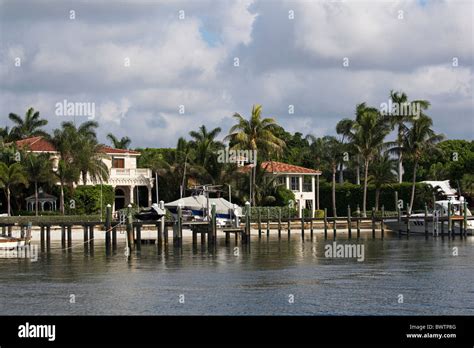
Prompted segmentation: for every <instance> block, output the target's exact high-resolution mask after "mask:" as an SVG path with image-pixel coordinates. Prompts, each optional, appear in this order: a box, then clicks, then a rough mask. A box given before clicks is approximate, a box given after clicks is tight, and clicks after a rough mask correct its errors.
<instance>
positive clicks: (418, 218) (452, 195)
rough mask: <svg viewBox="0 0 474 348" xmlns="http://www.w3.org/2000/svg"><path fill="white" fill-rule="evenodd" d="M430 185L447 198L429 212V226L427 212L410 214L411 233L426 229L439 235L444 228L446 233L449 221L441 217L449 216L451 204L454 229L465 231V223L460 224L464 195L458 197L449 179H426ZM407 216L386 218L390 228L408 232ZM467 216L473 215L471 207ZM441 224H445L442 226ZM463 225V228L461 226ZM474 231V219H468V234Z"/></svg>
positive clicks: (467, 209)
mask: <svg viewBox="0 0 474 348" xmlns="http://www.w3.org/2000/svg"><path fill="white" fill-rule="evenodd" d="M423 183H426V184H428V185H430V186H432V187H433V188H434V189H435V190H436V191H437V192H438V194H441V195H443V196H445V197H446V199H443V200H439V201H436V202H435V206H434V209H433V210H431V211H429V212H428V215H427V217H428V220H429V221H426V223H427V225H428V226H425V214H424V213H416V214H411V215H410V233H415V234H416V233H422V234H425V233H426V230H427V231H428V233H431V234H434V235H438V234H439V233H441V230H442V229H444V231H445V233H448V221H444V222H441V221H440V219H439V218H440V217H444V218H446V217H447V216H448V209H449V206H451V217H452V218H453V221H455V222H456V223H454V224H453V225H452V229H454V232H455V233H456V234H460V233H461V232H463V233H464V225H463V224H460V223H459V222H460V221H463V220H464V202H465V200H464V197H462V196H459V198H457V197H456V191H455V190H454V189H452V188H451V187H450V185H449V180H446V181H424V182H423ZM406 216H407V215H403V216H402V218H401V219H400V221H399V220H398V218H394V219H386V220H384V222H385V224H386V225H387V227H388V228H390V229H391V230H392V231H394V232H406V230H407V223H406ZM466 216H467V217H472V213H471V211H470V210H469V208H467V207H466ZM441 224H444V226H442V225H441ZM460 225H462V230H461V226H460ZM473 232H474V221H473V220H468V221H467V234H471V235H472V234H473Z"/></svg>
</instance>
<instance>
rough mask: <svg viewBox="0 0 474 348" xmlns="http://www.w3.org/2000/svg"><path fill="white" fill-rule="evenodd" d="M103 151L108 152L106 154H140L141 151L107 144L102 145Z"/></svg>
mask: <svg viewBox="0 0 474 348" xmlns="http://www.w3.org/2000/svg"><path fill="white" fill-rule="evenodd" d="M101 152H103V153H106V154H119V153H128V154H131V155H139V154H140V152H138V151H133V150H124V149H115V148H113V147H110V146H107V145H102V149H101Z"/></svg>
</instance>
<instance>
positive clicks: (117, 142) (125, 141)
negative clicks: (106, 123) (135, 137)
mask: <svg viewBox="0 0 474 348" xmlns="http://www.w3.org/2000/svg"><path fill="white" fill-rule="evenodd" d="M107 139H109V140H110V143H111V144H112V145H113V147H114V148H116V149H124V150H125V149H128V148H129V147H130V144H131V143H132V140H131V139H130V138H129V137H122V138H121V139H119V138H117V137H116V136H115V135H113V134H112V133H109V134H107Z"/></svg>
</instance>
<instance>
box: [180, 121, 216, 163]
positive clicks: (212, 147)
mask: <svg viewBox="0 0 474 348" xmlns="http://www.w3.org/2000/svg"><path fill="white" fill-rule="evenodd" d="M220 132H221V129H220V128H219V127H217V128H214V129H213V130H211V131H210V132H208V131H207V129H206V126H205V125H202V126H201V127H199V131H197V132H196V131H191V132H189V135H190V136H191V138H192V139H193V140H191V141H190V142H189V145H190V146H192V147H193V148H194V152H195V156H196V158H195V160H196V162H197V163H198V164H199V165H201V166H203V167H204V168H207V165H208V163H209V161H210V160H211V158H212V157H215V156H216V152H217V150H219V149H222V148H223V147H224V144H223V143H222V142H220V141H217V140H216V137H217V135H219V133H220Z"/></svg>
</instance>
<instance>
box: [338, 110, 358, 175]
mask: <svg viewBox="0 0 474 348" xmlns="http://www.w3.org/2000/svg"><path fill="white" fill-rule="evenodd" d="M353 126H354V120H351V119H349V118H344V119H342V120H340V121H339V122H338V123H337V124H336V133H337V134H339V135H341V136H342V137H341V145H342V148H343V149H344V148H348V146H345V145H346V144H345V143H344V140H346V139H347V138H349V135H350V133H351V130H352V127H353ZM343 182H344V162H343V161H341V163H339V183H340V184H342V183H343Z"/></svg>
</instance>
